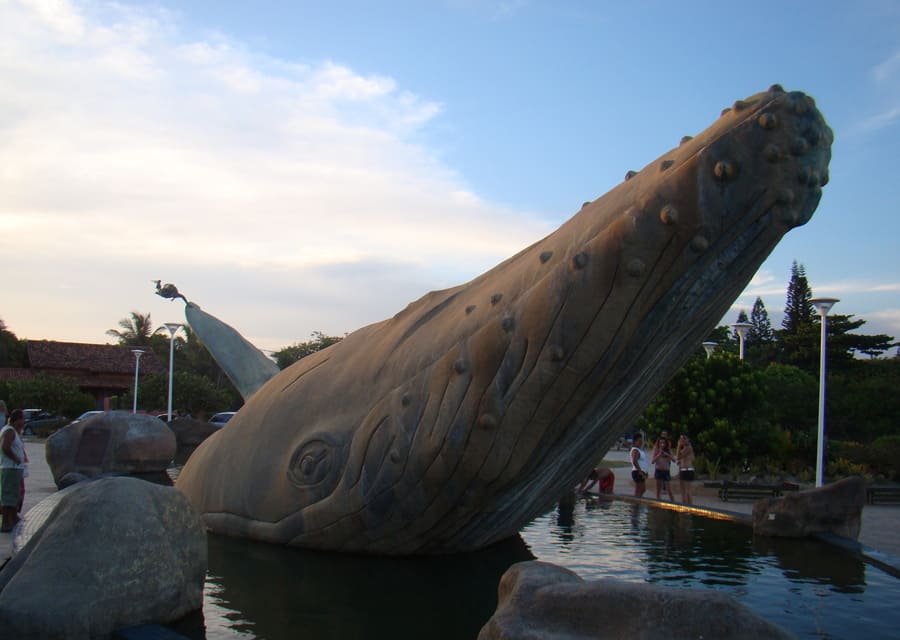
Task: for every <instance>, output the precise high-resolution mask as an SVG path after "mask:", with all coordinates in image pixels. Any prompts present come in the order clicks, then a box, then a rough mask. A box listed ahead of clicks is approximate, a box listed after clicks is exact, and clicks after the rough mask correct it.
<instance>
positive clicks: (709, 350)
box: [703, 342, 719, 360]
mask: <svg viewBox="0 0 900 640" xmlns="http://www.w3.org/2000/svg"><path fill="white" fill-rule="evenodd" d="M717 346H719V343H718V342H704V343H703V348H704V349H706V359H707V360H709V359H710V358H711V357H712V354H713V351H715V350H716V347H717Z"/></svg>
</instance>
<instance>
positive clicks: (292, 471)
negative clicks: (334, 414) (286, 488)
mask: <svg viewBox="0 0 900 640" xmlns="http://www.w3.org/2000/svg"><path fill="white" fill-rule="evenodd" d="M334 449H335V448H334V445H332V444H331V443H329V442H325V441H324V440H309V441H307V442H304V443H303V444H302V445H300V446H299V447H297V450H296V451H294V455H293V456H291V464H290V467H289V468H288V472H287V474H288V478H289V479H290V481H291V482H292V483H294V484H295V485H297V486H298V487H312V486H314V485H317V484H319V483H320V482H322V481H323V480H325V479H326V478H327V477H328V474H329V472H330V471H331V469H332V467H333V466H334V460H335V455H334V453H335V451H334Z"/></svg>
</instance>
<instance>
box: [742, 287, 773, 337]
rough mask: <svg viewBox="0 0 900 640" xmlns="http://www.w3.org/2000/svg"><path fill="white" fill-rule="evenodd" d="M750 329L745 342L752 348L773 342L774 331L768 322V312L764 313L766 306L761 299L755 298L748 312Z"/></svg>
mask: <svg viewBox="0 0 900 640" xmlns="http://www.w3.org/2000/svg"><path fill="white" fill-rule="evenodd" d="M750 324H751V325H753V326H752V327H750V332H749V335H748V336H747V341H748V343H749V344H751V345H753V346H754V347H759V346H762V345H766V344H773V343H774V342H775V331H774V330H773V329H772V323H771V322H770V321H769V312H768V311H766V305H765V304H764V303H763V301H762V298H759V297H757V298H756V302H754V303H753V310H752V311H751V312H750Z"/></svg>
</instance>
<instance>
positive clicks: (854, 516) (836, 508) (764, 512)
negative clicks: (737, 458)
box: [753, 477, 866, 540]
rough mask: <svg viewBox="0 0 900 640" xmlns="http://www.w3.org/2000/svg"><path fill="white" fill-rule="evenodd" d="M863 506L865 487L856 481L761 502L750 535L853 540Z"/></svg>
mask: <svg viewBox="0 0 900 640" xmlns="http://www.w3.org/2000/svg"><path fill="white" fill-rule="evenodd" d="M865 503H866V486H865V483H864V482H863V479H862V478H859V477H853V478H845V479H843V480H839V481H837V482H835V483H832V484H829V485H825V486H824V487H818V488H816V489H810V490H808V491H800V492H798V493H794V494H787V495H785V496H783V497H781V498H763V499H761V500H757V501H756V503H755V504H754V505H753V533H755V534H758V535H763V536H777V537H782V538H804V537H806V536H809V535H811V534H814V533H835V534H837V535H840V536H844V537H845V538H851V539H853V540H856V539H857V538H858V537H859V529H860V526H861V525H862V510H863V506H864V505H865Z"/></svg>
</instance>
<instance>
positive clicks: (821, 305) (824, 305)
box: [809, 298, 840, 487]
mask: <svg viewBox="0 0 900 640" xmlns="http://www.w3.org/2000/svg"><path fill="white" fill-rule="evenodd" d="M836 302H840V300H838V299H837V298H813V299H812V300H810V301H809V303H810V304H811V305H812V306H814V307H815V308H816V311H817V312H818V313H819V317H820V318H821V319H822V338H821V344H820V345H819V433H818V437H817V439H816V486H817V487H821V486H822V475H823V474H822V467H823V465H824V463H825V353H826V351H825V335H826V333H827V330H828V329H827V325H828V320H827V319H826V318H827V317H828V312H829V311H831V307H833V306H834V304H835V303H836Z"/></svg>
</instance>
